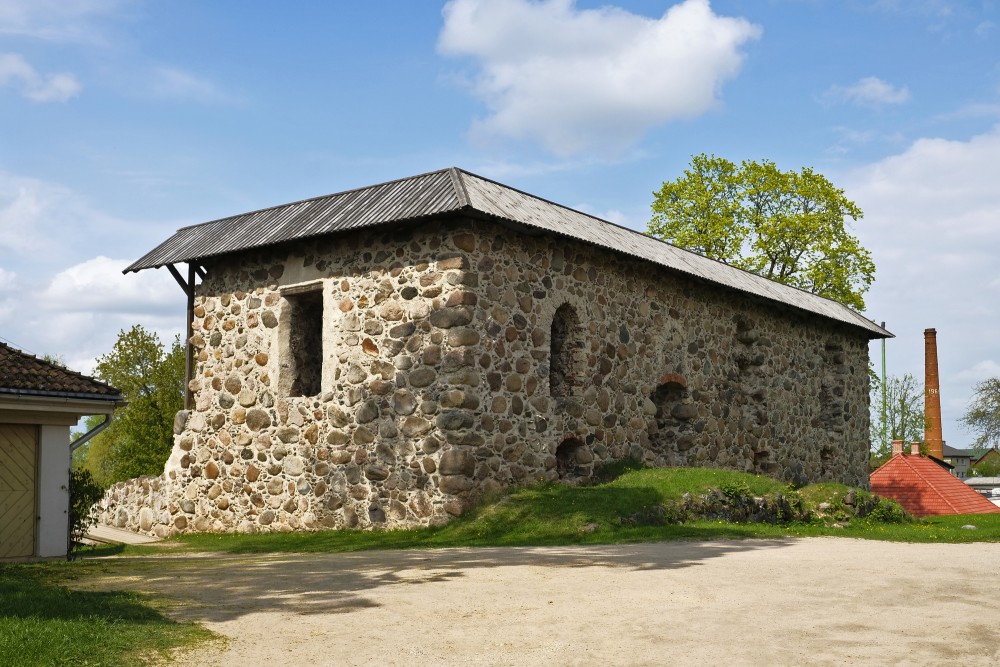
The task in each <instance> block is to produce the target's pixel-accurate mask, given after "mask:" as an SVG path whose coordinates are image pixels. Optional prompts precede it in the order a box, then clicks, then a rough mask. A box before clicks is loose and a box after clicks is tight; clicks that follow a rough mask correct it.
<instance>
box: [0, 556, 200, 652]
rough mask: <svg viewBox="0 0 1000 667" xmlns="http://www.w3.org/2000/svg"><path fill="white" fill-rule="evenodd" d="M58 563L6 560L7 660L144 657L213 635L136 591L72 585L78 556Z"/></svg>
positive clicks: (1, 587) (1, 603)
mask: <svg viewBox="0 0 1000 667" xmlns="http://www.w3.org/2000/svg"><path fill="white" fill-rule="evenodd" d="M56 565H57V566H56V567H53V566H52V565H0V667H27V666H32V667H34V666H38V667H42V666H46V665H60V666H62V665H89V666H101V665H107V666H109V667H112V666H118V665H143V664H147V663H148V661H147V658H150V657H152V656H164V655H166V654H167V653H168V652H169V651H170V649H172V648H175V647H180V646H186V645H188V644H191V643H194V642H198V641H202V640H204V639H207V638H209V637H211V636H212V633H210V632H209V631H208V630H205V629H204V628H201V627H200V626H198V625H195V624H193V623H177V622H175V621H172V620H170V619H168V618H167V617H166V616H164V615H163V614H162V613H160V611H159V610H158V609H157V608H156V607H155V606H154V605H152V604H151V603H150V602H149V601H148V600H146V599H144V598H143V597H141V596H139V595H137V594H135V593H129V592H103V591H75V590H70V589H68V588H66V587H65V586H63V585H61V584H60V583H57V582H59V581H60V580H64V579H65V578H66V577H67V576H72V575H71V574H70V573H71V572H72V570H73V565H75V564H69V565H67V564H56ZM60 566H61V567H60Z"/></svg>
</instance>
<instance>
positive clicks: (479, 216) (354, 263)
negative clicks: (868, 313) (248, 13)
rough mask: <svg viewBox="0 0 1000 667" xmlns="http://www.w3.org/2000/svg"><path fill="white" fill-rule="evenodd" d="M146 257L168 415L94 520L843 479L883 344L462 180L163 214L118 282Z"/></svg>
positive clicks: (866, 329) (864, 447)
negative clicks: (181, 380) (165, 456)
mask: <svg viewBox="0 0 1000 667" xmlns="http://www.w3.org/2000/svg"><path fill="white" fill-rule="evenodd" d="M180 263H187V264H188V272H187V278H186V279H185V278H184V277H183V276H182V274H181V272H180V271H178V270H177V269H176V268H175V265H177V264H180ZM161 266H167V267H168V268H169V269H170V270H171V272H172V273H173V274H174V276H175V278H177V280H178V282H179V283H180V284H181V285H182V287H184V289H185V290H186V291H187V293H188V299H189V300H188V304H189V315H190V316H189V318H188V319H189V324H190V328H189V334H190V338H189V340H190V346H191V350H192V358H191V369H190V370H191V372H190V382H189V388H190V409H189V410H187V411H185V412H183V413H180V414H179V415H178V419H177V423H176V433H177V436H176V439H175V447H174V451H173V454H172V455H171V457H170V460H169V461H168V462H167V465H166V469H165V472H164V474H163V476H162V477H160V478H143V479H139V480H133V481H130V482H126V483H123V484H121V485H118V486H116V487H115V488H113V489H111V490H110V491H109V493H108V495H107V496H106V498H105V500H104V502H103V504H102V520H103V521H105V522H107V523H111V524H114V525H118V526H120V527H127V528H131V529H133V530H139V531H142V532H147V533H153V534H160V535H164V534H170V533H174V532H177V531H188V530H197V531H228V530H240V531H258V530H261V531H268V530H293V529H319V528H324V527H330V528H339V527H355V526H361V527H369V526H373V525H391V526H398V525H423V524H429V523H438V522H441V521H444V520H447V518H448V516H451V515H456V514H459V513H460V512H461V511H462V510H463V509H464V508H465V507H467V506H468V504H469V503H470V502H473V501H474V500H475V499H476V498H477V497H479V496H481V495H482V494H483V493H486V492H491V491H495V490H499V489H501V488H503V487H507V486H510V485H520V484H530V483H534V482H537V481H538V480H555V479H558V478H562V479H566V480H580V479H586V478H587V477H589V476H590V475H591V474H592V473H593V472H594V470H595V468H596V467H597V466H599V465H601V464H602V463H606V462H608V461H613V460H617V459H623V458H626V457H632V458H637V459H642V460H644V461H645V462H646V463H648V464H650V465H656V466H670V465H699V466H719V467H725V468H733V469H737V470H746V471H752V472H760V473H766V474H769V475H772V476H775V477H777V478H780V479H784V480H788V481H789V482H794V483H805V482H810V481H817V480H838V481H842V482H845V483H848V484H853V485H857V486H865V485H867V480H868V450H869V437H868V341H869V339H872V338H877V337H884V336H888V335H890V334H888V332H886V331H885V330H884V329H882V328H880V327H878V326H876V325H875V324H874V323H872V322H871V321H869V320H867V319H865V318H864V317H862V316H860V315H858V314H857V313H855V312H853V311H851V310H850V309H848V308H846V307H844V306H842V305H840V304H838V303H836V302H833V301H830V300H827V299H823V298H820V297H817V296H815V295H812V294H809V293H806V292H803V291H800V290H797V289H794V288H791V287H787V286H784V285H780V284H777V283H773V282H771V281H768V280H765V279H763V278H760V277H758V276H755V275H752V274H749V273H746V272H743V271H740V270H738V269H735V268H732V267H730V266H726V265H723V264H720V263H718V262H715V261H712V260H708V259H706V258H704V257H701V256H699V255H696V254H693V253H690V252H687V251H684V250H681V249H678V248H676V247H673V246H671V245H669V244H667V243H663V242H661V241H658V240H656V239H652V238H650V237H647V236H645V235H642V234H639V233H637V232H634V231H631V230H628V229H625V228H622V227H618V226H616V225H613V224H611V223H609V222H606V221H603V220H600V219H597V218H594V217H591V216H588V215H586V214H584V213H580V212H578V211H574V210H572V209H568V208H565V207H562V206H559V205H557V204H554V203H552V202H549V201H545V200H543V199H540V198H538V197H534V196H532V195H529V194H526V193H523V192H520V191H517V190H514V189H512V188H509V187H507V186H504V185H501V184H499V183H495V182H493V181H489V180H487V179H484V178H481V177H479V176H476V175H474V174H470V173H468V172H465V171H461V170H458V169H446V170H442V171H438V172H433V173H429V174H423V175H420V176H414V177H411V178H407V179H403V180H399V181H394V182H390V183H385V184H381V185H376V186H372V187H367V188H362V189H359V190H353V191H349V192H343V193H339V194H334V195H329V196H326V197H320V198H317V199H311V200H306V201H302V202H297V203H293V204H287V205H283V206H277V207H274V208H270V209H265V210H262V211H255V212H252V213H247V214H243V215H238V216H234V217H231V218H226V219H223V220H217V221H214V222H209V223H206V224H203V225H198V226H194V227H188V228H184V229H181V230H179V231H178V232H177V233H176V234H175V235H174V236H173V237H171V238H170V239H168V240H167V241H165V242H164V243H163V244H162V245H160V246H159V247H158V248H156V249H155V250H153V251H151V252H150V253H149V254H147V255H146V256H145V257H143V258H142V259H140V260H138V261H137V262H135V263H134V264H133V265H132V266H130V267H129V268H128V269H127V270H126V271H139V270H142V269H147V268H153V267H161ZM199 281H200V282H199Z"/></svg>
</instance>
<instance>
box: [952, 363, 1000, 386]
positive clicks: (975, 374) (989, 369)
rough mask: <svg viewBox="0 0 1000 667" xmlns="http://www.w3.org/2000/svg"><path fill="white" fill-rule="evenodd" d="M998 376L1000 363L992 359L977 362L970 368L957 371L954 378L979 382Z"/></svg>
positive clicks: (999, 374)
mask: <svg viewBox="0 0 1000 667" xmlns="http://www.w3.org/2000/svg"><path fill="white" fill-rule="evenodd" d="M995 377H1000V364H998V363H997V362H995V361H993V360H992V359H984V360H983V361H980V362H977V363H976V364H974V365H973V366H972V367H971V368H966V369H965V370H964V371H961V372H960V373H957V374H956V375H955V379H957V380H965V381H971V382H981V381H983V380H985V379H987V378H995Z"/></svg>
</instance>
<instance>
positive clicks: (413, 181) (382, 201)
mask: <svg viewBox="0 0 1000 667" xmlns="http://www.w3.org/2000/svg"><path fill="white" fill-rule="evenodd" d="M454 211H465V212H468V213H474V212H475V213H480V214H484V215H488V216H493V217H496V218H499V219H502V220H506V221H509V222H514V223H519V224H522V225H526V226H529V227H535V228H538V229H542V230H545V231H548V232H551V233H554V234H559V235H562V236H567V237H570V238H574V239H578V240H581V241H584V242H586V243H590V244H593V245H598V246H601V247H603V248H607V249H609V250H613V251H615V252H619V253H624V254H627V255H630V256H633V257H637V258H639V259H643V260H646V261H651V262H655V263H656V264H660V265H662V266H665V267H668V268H670V269H673V270H675V271H679V272H681V273H685V274H688V275H691V276H696V277H698V278H701V279H703V280H706V281H709V282H712V283H717V284H720V285H724V286H726V287H730V288H732V289H736V290H740V291H741V292H746V293H749V294H754V295H756V296H759V297H763V298H765V299H768V300H771V301H776V302H779V303H782V304H785V305H788V306H792V307H794V308H798V309H801V310H805V311H808V312H811V313H816V314H818V315H822V316H824V317H828V318H830V319H833V320H838V321H840V322H845V323H847V324H851V325H854V326H858V327H861V328H863V329H865V330H867V331H868V332H870V333H871V334H872V335H873V337H891V336H892V334H890V333H889V332H888V331H886V330H885V329H883V328H882V327H880V326H878V325H876V324H875V323H874V322H872V321H871V320H868V319H867V318H865V317H863V316H862V315H860V314H858V313H855V312H854V311H853V310H851V309H850V308H847V307H846V306H844V305H842V304H840V303H837V302H836V301H831V300H830V299H825V298H823V297H820V296H817V295H815V294H811V293H809V292H806V291H804V290H800V289H796V288H794V287H789V286H788V285H782V284H780V283H776V282H773V281H770V280H767V279H766V278H761V277H760V276H758V275H755V274H753V273H749V272H746V271H742V270H740V269H737V268H735V267H732V266H729V265H727V264H723V263H721V262H717V261H715V260H711V259H708V258H706V257H703V256H701V255H698V254H696V253H693V252H689V251H687V250H682V249H681V248H677V247H676V246H672V245H670V244H669V243H665V242H663V241H660V240H658V239H654V238H652V237H649V236H646V235H645V234H641V233H639V232H636V231H634V230H631V229H627V228H625V227H620V226H618V225H615V224H614V223H611V222H608V221H606V220H601V219H600V218H596V217H594V216H591V215H587V214H586V213H581V212H580V211H576V210H573V209H571V208H567V207H565V206H561V205H559V204H555V203H553V202H550V201H547V200H545V199H541V198H539V197H536V196H534V195H530V194H528V193H525V192H521V191H520V190H516V189H514V188H511V187H508V186H506V185H503V184H501V183H497V182H495V181H491V180H489V179H486V178H483V177H481V176H477V175H475V174H472V173H470V172H467V171H463V170H460V169H456V168H451V169H444V170H441V171H436V172H431V173H427V174H421V175H419V176H412V177H410V178H404V179H401V180H398V181H391V182H389V183H382V184H380V185H373V186H370V187H366V188H360V189H357V190H350V191H347V192H341V193H337V194H332V195H327V196H325V197H317V198H315V199H307V200H305V201H300V202H294V203H291V204H285V205H282V206H275V207H273V208H268V209H263V210H260V211H252V212H250V213H244V214H241V215H235V216H232V217H229V218H223V219H221V220H216V221H213V222H207V223H204V224H201V225H195V226H192V227H184V228H183V229H180V230H178V231H177V233H176V234H174V235H173V236H172V237H170V238H169V239H167V240H166V241H164V242H163V243H162V244H160V245H159V246H157V247H156V248H155V249H153V250H152V251H150V252H149V253H147V254H146V255H145V256H143V257H142V258H140V259H139V260H137V261H136V262H134V263H133V264H132V265H131V266H129V267H128V268H126V269H125V272H126V273H127V272H129V271H140V270H142V269H148V268H154V267H160V266H164V265H166V264H175V263H178V262H189V261H195V260H200V259H203V258H206V257H212V256H216V255H221V254H225V253H230V252H236V251H240V250H248V249H251V248H259V247H262V246H267V245H272V244H275V243H281V242H284V241H291V240H293V239H302V238H308V237H313V236H320V235H323V234H330V233H333V232H339V231H344V230H350V229H360V228H363V227H372V226H375V225H379V224H383V223H389V222H404V221H407V220H415V219H419V218H425V217H427V216H432V215H440V214H443V213H449V212H454Z"/></svg>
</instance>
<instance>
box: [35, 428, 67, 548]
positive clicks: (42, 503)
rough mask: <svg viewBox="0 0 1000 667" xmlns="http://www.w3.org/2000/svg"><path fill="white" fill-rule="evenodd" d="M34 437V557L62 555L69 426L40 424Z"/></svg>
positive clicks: (65, 521)
mask: <svg viewBox="0 0 1000 667" xmlns="http://www.w3.org/2000/svg"><path fill="white" fill-rule="evenodd" d="M39 431H40V433H39V438H38V501H37V503H38V504H37V508H38V531H37V533H36V535H37V540H38V543H37V547H36V549H37V552H36V553H37V555H38V556H40V557H42V558H49V557H53V556H65V555H66V546H67V535H68V531H69V468H70V455H69V426H65V425H62V424H60V425H43V426H41V427H40V429H39Z"/></svg>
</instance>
